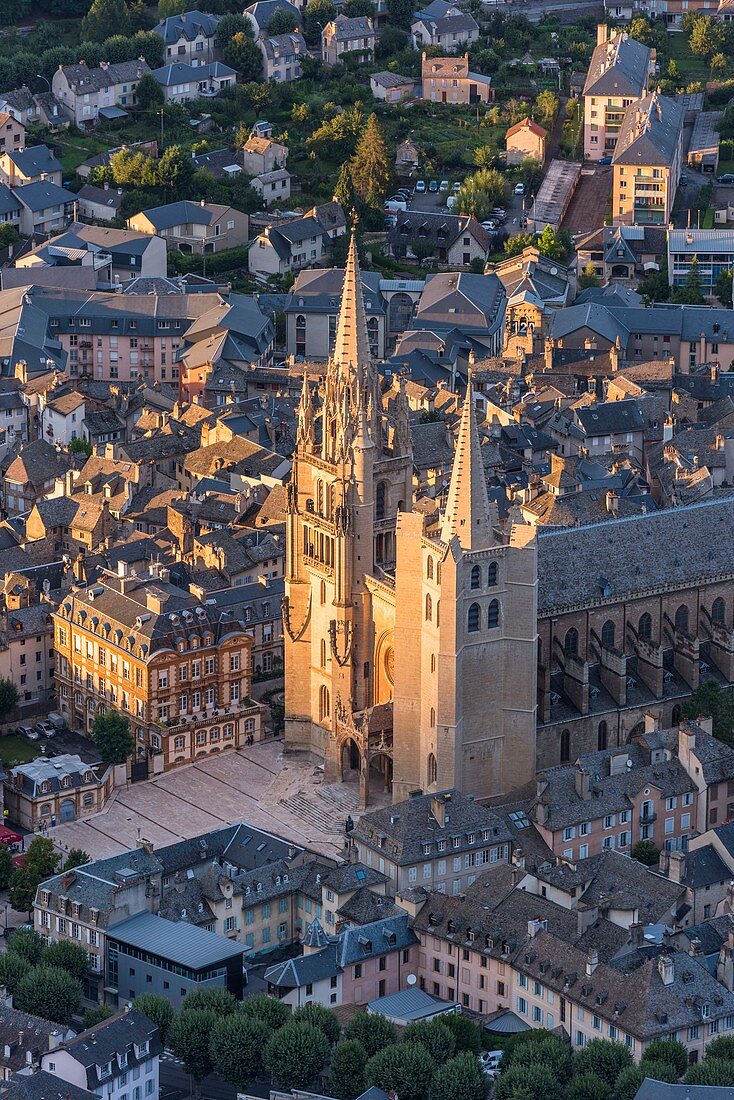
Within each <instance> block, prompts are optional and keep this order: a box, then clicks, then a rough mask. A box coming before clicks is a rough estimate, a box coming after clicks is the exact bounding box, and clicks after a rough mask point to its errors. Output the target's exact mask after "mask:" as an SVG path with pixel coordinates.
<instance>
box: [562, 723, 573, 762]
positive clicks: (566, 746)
mask: <svg viewBox="0 0 734 1100" xmlns="http://www.w3.org/2000/svg"><path fill="white" fill-rule="evenodd" d="M570 759H571V734H570V733H569V732H568V730H561V763H562V764H567V763H568V761H569V760H570Z"/></svg>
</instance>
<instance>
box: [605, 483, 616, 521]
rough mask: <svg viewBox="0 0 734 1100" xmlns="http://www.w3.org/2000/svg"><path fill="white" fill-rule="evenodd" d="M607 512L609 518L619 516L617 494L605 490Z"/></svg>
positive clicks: (612, 490) (613, 491) (610, 490)
mask: <svg viewBox="0 0 734 1100" xmlns="http://www.w3.org/2000/svg"><path fill="white" fill-rule="evenodd" d="M605 499H606V505H607V512H608V513H609V515H610V516H616V515H618V514H619V493H617V492H616V491H615V490H614V489H607V495H606V498H605Z"/></svg>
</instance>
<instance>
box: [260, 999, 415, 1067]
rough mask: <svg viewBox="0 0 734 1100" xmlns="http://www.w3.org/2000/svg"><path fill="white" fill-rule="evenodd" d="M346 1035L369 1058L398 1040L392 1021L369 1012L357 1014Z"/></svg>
mask: <svg viewBox="0 0 734 1100" xmlns="http://www.w3.org/2000/svg"><path fill="white" fill-rule="evenodd" d="M246 1003H247V1002H245V1004H246ZM344 1035H345V1036H346V1038H347V1039H356V1041H357V1042H358V1043H361V1044H362V1046H363V1047H364V1049H365V1051H366V1054H367V1057H368V1058H371V1057H372V1055H373V1054H377V1052H378V1050H382V1049H383V1048H384V1047H387V1046H390V1045H391V1044H392V1043H394V1042H396V1040H397V1033H396V1031H395V1025H394V1024H392V1023H391V1022H390V1020H388V1019H387V1018H386V1017H385V1016H380V1015H379V1014H377V1015H374V1016H371V1015H369V1013H367V1012H359V1013H357V1015H356V1016H355V1017H354V1018H353V1019H351V1020H350V1021H349V1023H348V1024H347V1028H346V1031H345V1032H344Z"/></svg>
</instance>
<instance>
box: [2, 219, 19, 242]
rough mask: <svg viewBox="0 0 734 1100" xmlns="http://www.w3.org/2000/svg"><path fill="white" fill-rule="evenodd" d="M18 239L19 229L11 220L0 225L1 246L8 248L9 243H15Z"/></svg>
mask: <svg viewBox="0 0 734 1100" xmlns="http://www.w3.org/2000/svg"><path fill="white" fill-rule="evenodd" d="M17 240H20V237H19V236H18V230H17V229H16V228H15V226H14V225H11V224H10V223H9V222H3V224H2V225H0V248H6V247H7V246H8V245H9V244H15V242H16V241H17Z"/></svg>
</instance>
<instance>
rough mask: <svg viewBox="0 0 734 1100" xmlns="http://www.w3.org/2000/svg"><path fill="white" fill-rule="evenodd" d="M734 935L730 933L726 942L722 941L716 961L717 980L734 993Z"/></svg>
mask: <svg viewBox="0 0 734 1100" xmlns="http://www.w3.org/2000/svg"><path fill="white" fill-rule="evenodd" d="M732 940H734V937H733V936H732V933H731V932H730V933H729V937H728V940H727V942H726V943H722V945H721V949H720V951H719V958H718V960H717V963H716V980H717V981H718V982H721V984H722V985H724V986H726V988H727V989H728V990H729V992H730V993H734V944H733V943H732Z"/></svg>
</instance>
